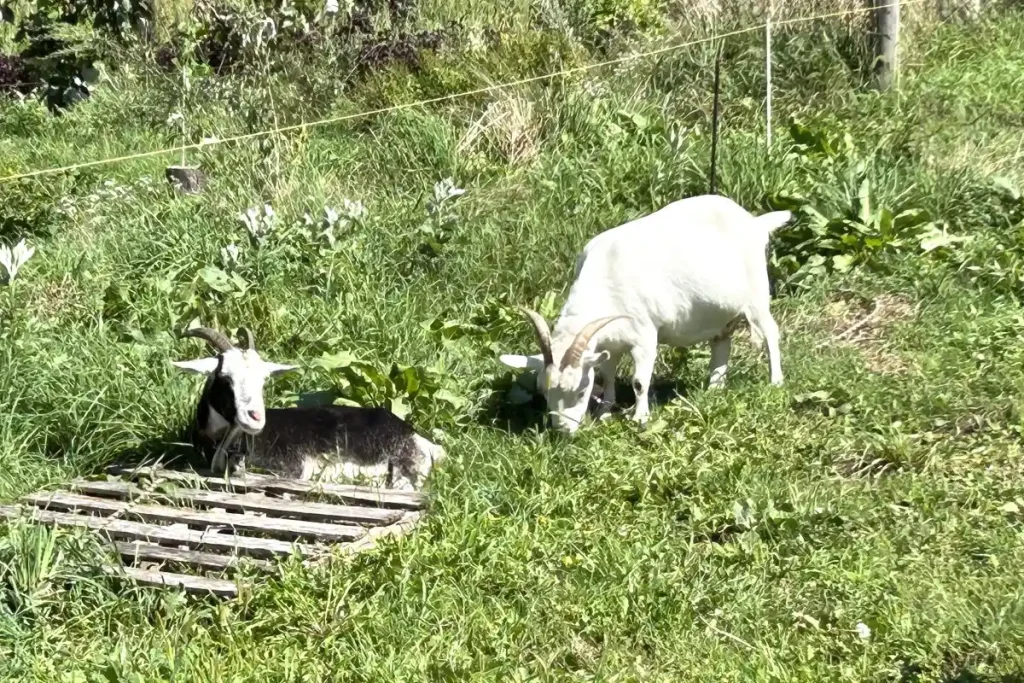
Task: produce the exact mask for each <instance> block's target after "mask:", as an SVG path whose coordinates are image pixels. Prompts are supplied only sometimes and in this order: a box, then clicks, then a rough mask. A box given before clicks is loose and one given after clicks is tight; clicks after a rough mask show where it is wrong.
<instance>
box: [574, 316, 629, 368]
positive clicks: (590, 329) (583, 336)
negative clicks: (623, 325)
mask: <svg viewBox="0 0 1024 683" xmlns="http://www.w3.org/2000/svg"><path fill="white" fill-rule="evenodd" d="M625 317H626V316H624V315H613V316H609V317H607V318H598V319H597V320H595V321H593V322H591V323H588V324H587V325H586V327H584V328H583V329H582V330H580V331H579V332H578V333H577V334H576V338H575V339H573V340H572V344H571V345H570V346H569V348H567V349H566V350H565V355H563V356H562V362H561V364H560V365H559V369H560V370H565V369H566V368H567V367H569V366H570V365H571V366H573V367H579V365H580V361H581V360H583V352H584V351H586V350H587V346H588V345H589V344H590V338H591V337H593V336H594V335H595V334H597V331H598V330H600V329H601V328H602V327H604V326H605V325H607V324H608V323H610V322H611V321H613V320H618V319H619V318H625Z"/></svg>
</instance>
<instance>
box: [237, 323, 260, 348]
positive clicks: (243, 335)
mask: <svg viewBox="0 0 1024 683" xmlns="http://www.w3.org/2000/svg"><path fill="white" fill-rule="evenodd" d="M238 341H240V342H242V344H243V345H244V346H245V348H247V349H249V350H250V351H253V350H255V349H256V341H255V340H254V339H253V336H252V330H250V329H249V328H248V327H245V326H244V325H243V326H242V327H239V328H238Z"/></svg>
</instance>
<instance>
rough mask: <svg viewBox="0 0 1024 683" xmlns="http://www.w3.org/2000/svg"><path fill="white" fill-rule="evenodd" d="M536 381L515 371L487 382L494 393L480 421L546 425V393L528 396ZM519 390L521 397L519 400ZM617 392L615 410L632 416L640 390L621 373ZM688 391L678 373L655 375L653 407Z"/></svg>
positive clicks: (512, 428)
mask: <svg viewBox="0 0 1024 683" xmlns="http://www.w3.org/2000/svg"><path fill="white" fill-rule="evenodd" d="M530 374H531V375H532V374H533V373H530ZM534 384H535V382H534V380H533V378H532V377H531V378H530V379H526V380H518V379H517V378H516V376H515V375H513V374H512V373H511V372H508V373H505V374H504V375H502V376H500V377H498V378H497V379H496V380H495V381H494V382H492V383H491V384H490V385H489V386H487V388H488V389H489V390H490V394H489V395H488V397H487V399H486V400H485V402H484V405H483V408H482V409H481V410H480V412H479V413H478V414H477V422H478V423H479V424H482V425H485V426H488V427H493V428H495V429H500V430H502V431H505V432H508V433H509V434H521V433H523V432H526V431H530V430H531V429H542V428H544V427H545V425H546V420H545V417H546V414H547V404H546V402H545V400H544V397H543V396H542V395H541V394H540V393H539V392H532V393H529V396H528V400H526V399H525V394H524V392H525V390H523V387H524V385H534ZM598 387H600V381H598ZM597 391H600V389H598V390H597ZM595 393H596V391H595ZM602 393H603V392H602ZM517 394H518V400H516V398H517ZM615 394H616V395H615V406H614V408H613V410H612V414H613V415H625V416H627V417H628V416H631V415H632V409H633V406H635V405H636V393H635V392H634V391H633V387H632V384H631V383H630V382H629V381H628V380H625V379H623V378H621V377H618V378H616V380H615ZM687 394H688V390H687V385H686V383H685V382H683V381H682V380H680V379H679V378H678V377H671V376H666V377H661V378H659V377H655V378H654V381H653V382H652V384H651V398H650V403H651V408H652V410H653V409H655V408H656V407H657V406H660V405H663V404H665V403H668V402H670V401H673V400H675V399H677V398H679V397H680V396H686V395H687ZM598 405H599V399H592V400H591V405H590V409H589V410H588V414H589V416H590V418H591V419H593V418H594V415H595V413H596V411H597V408H598Z"/></svg>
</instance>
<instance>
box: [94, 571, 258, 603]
mask: <svg viewBox="0 0 1024 683" xmlns="http://www.w3.org/2000/svg"><path fill="white" fill-rule="evenodd" d="M103 571H104V572H105V573H106V574H108V575H110V576H116V577H118V578H126V579H131V580H133V581H137V582H138V583H142V584H146V585H148V586H178V587H181V588H184V589H185V591H186V592H188V593H198V594H203V595H207V594H211V593H212V594H213V595H216V596H218V597H221V598H235V597H238V586H237V585H235V583H234V582H233V581H225V580H224V579H209V578H207V577H205V576H193V575H191V574H172V573H170V572H158V571H153V570H149V569H139V568H138V567H104V568H103Z"/></svg>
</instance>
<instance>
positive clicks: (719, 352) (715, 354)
mask: <svg viewBox="0 0 1024 683" xmlns="http://www.w3.org/2000/svg"><path fill="white" fill-rule="evenodd" d="M731 351H732V334H723V335H719V336H717V337H715V338H714V339H712V340H711V369H710V371H709V373H708V388H709V389H720V388H721V387H724V386H725V375H726V372H727V371H728V370H729V353H730V352H731Z"/></svg>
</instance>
